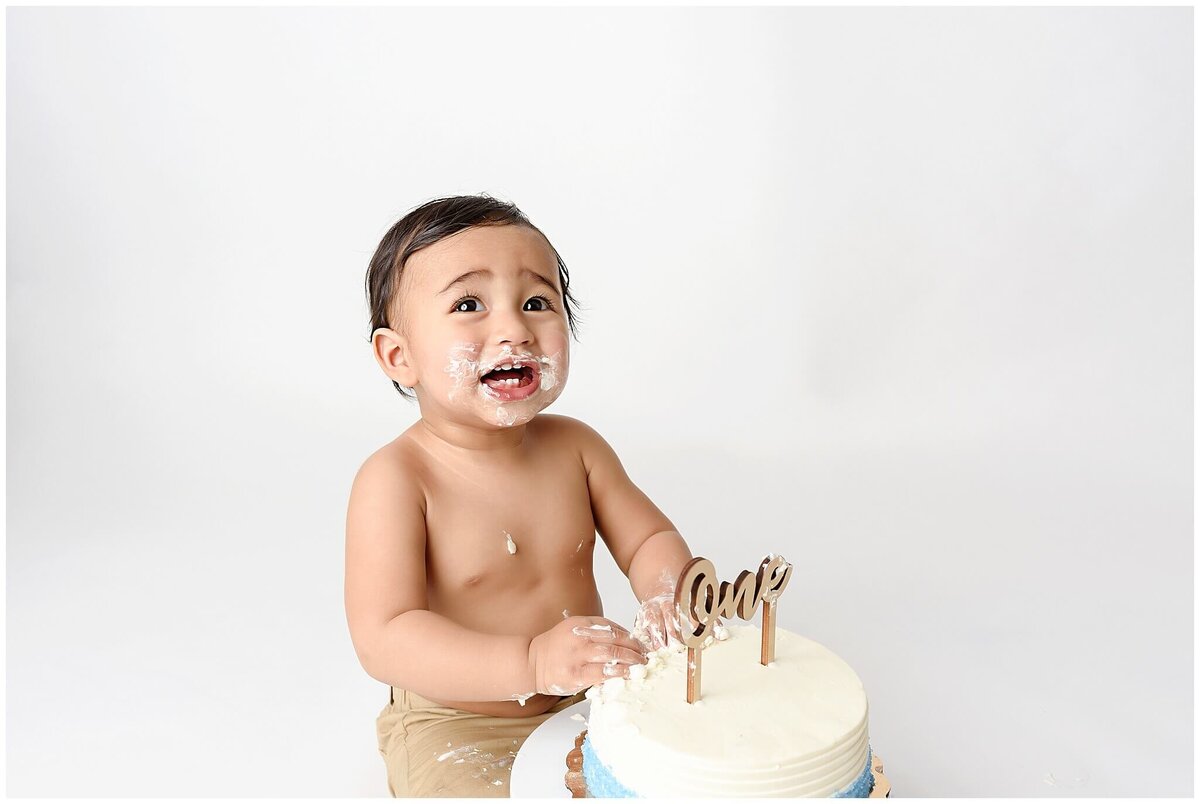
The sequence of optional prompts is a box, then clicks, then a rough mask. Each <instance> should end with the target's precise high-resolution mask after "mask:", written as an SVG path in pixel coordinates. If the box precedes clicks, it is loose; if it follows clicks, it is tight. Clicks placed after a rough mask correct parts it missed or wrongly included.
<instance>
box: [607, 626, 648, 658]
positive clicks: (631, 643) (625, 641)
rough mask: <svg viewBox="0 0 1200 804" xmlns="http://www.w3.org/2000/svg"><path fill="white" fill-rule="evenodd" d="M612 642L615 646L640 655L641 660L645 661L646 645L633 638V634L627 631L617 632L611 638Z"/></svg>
mask: <svg viewBox="0 0 1200 804" xmlns="http://www.w3.org/2000/svg"><path fill="white" fill-rule="evenodd" d="M612 644H613V645H614V646H615V647H618V648H623V649H625V650H628V651H631V652H633V653H636V654H637V655H638V656H640V657H642V658H641V661H645V659H646V646H645V645H643V644H642V643H641V642H639V641H638V640H636V639H634V637H633V635H632V634H630V633H628V632H626V633H624V634H618V635H617V636H616V638H615V639H613V641H612Z"/></svg>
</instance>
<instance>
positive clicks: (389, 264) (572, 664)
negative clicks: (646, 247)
mask: <svg viewBox="0 0 1200 804" xmlns="http://www.w3.org/2000/svg"><path fill="white" fill-rule="evenodd" d="M367 292H368V297H369V301H370V305H371V311H372V322H371V326H372V330H373V332H372V336H371V343H372V346H373V349H374V354H375V358H376V360H377V361H378V363H379V365H380V367H381V368H382V369H383V371H384V373H385V374H386V375H387V376H388V377H389V378H391V380H392V382H393V384H394V385H395V387H396V388H397V390H398V391H400V392H401V393H402V394H404V395H406V396H408V391H409V390H411V392H412V393H415V397H416V400H417V403H418V405H419V407H420V412H421V418H420V419H419V420H418V421H417V422H416V423H415V424H413V425H412V426H411V427H409V428H408V429H407V430H405V431H404V432H403V433H402V434H400V436H399V437H397V438H396V439H395V440H394V441H392V442H391V443H389V444H387V445H386V446H384V447H382V448H381V449H379V450H378V451H377V452H375V453H374V454H373V455H371V456H370V457H369V458H368V459H367V460H366V461H365V463H364V464H363V465H362V468H361V469H360V470H359V472H358V474H357V476H356V477H355V479H354V484H353V488H352V490H351V493H350V503H349V511H348V514H347V521H346V586H345V594H346V614H347V620H348V623H349V627H350V635H351V638H352V641H353V643H354V648H355V651H356V653H357V655H358V658H359V661H360V662H361V664H362V666H363V668H364V669H365V670H366V672H367V673H368V674H370V675H371V676H372V677H373V678H375V679H377V680H379V681H381V682H383V683H385V684H388V685H389V686H390V687H391V688H392V689H391V695H390V699H389V703H388V705H387V707H385V708H384V710H383V712H382V713H381V714H380V716H379V718H378V720H377V732H378V738H379V749H380V752H381V754H382V755H383V757H384V760H385V763H386V765H387V769H388V784H389V789H390V791H391V793H392V795H395V796H427V795H438V796H472V797H473V796H506V795H508V775H509V771H510V769H511V760H512V758H513V757H514V756H515V754H516V749H517V748H519V747H520V744H521V743H522V742H523V741H524V739H525V737H527V736H528V735H529V733H530V732H531V731H532V730H533V729H534V728H535V727H536V726H537V725H538V724H539V723H541V722H542V721H543V720H544V719H545V718H546V717H549V716H550V715H551V714H553V713H554V712H557V711H560V710H561V709H563V708H565V707H567V706H569V705H571V704H573V703H575V702H576V701H578V700H581V699H582V694H581V692H582V691H583V690H586V689H587V688H588V687H590V686H591V685H593V684H596V683H598V682H600V681H602V680H604V679H605V678H608V677H610V676H616V675H627V674H628V669H629V667H630V666H631V665H634V664H639V663H644V662H645V661H646V659H645V652H646V651H647V650H649V649H653V648H657V647H661V646H662V645H663V644H664V643H665V642H666V641H667V640H669V639H670V638H671V637H675V636H678V632H677V631H676V630H675V626H674V624H673V623H674V617H673V614H672V612H673V600H672V593H673V591H674V584H675V580H676V578H677V577H678V574H679V572H680V571H681V569H682V567H683V565H684V564H685V563H687V561H688V560H689V559H690V558H691V553H690V551H689V550H688V546H687V544H686V543H685V542H684V540H683V538H682V537H681V536H680V535H679V533H678V532H676V530H675V528H674V526H673V525H672V524H671V522H670V520H668V519H667V517H666V516H664V515H663V513H662V512H661V511H659V509H658V508H657V507H655V505H654V503H652V502H651V501H650V500H649V499H648V498H647V497H646V495H645V494H643V493H642V492H641V491H640V490H639V489H638V488H637V486H635V485H634V484H633V483H632V482H631V481H630V479H629V477H628V476H627V475H626V474H625V471H624V469H623V468H622V466H621V463H620V461H619V460H618V458H617V456H616V454H615V453H614V452H613V450H612V448H611V447H609V445H608V444H607V443H606V442H605V441H604V439H603V438H601V437H600V436H599V435H598V434H597V433H596V432H595V431H594V430H592V429H591V428H590V427H588V426H587V425H585V424H583V423H582V422H580V421H577V420H575V419H572V418H569V417H567V416H560V415H551V414H543V413H541V411H542V410H544V409H545V408H546V407H548V406H549V405H550V404H551V403H552V402H554V400H555V399H557V398H558V396H559V394H561V393H562V390H563V386H564V385H565V383H566V381H567V374H568V366H569V352H570V350H569V334H570V332H572V331H573V329H574V311H573V304H574V300H573V298H572V297H571V294H570V289H569V284H568V274H567V271H566V268H565V266H564V265H563V263H562V261H561V259H560V258H559V256H558V253H557V251H556V250H555V249H554V247H553V246H552V245H551V244H550V243H549V241H548V240H547V239H546V237H545V236H544V235H543V234H542V233H541V232H540V231H539V230H538V229H536V228H535V227H534V226H533V225H532V223H530V222H529V221H528V219H527V218H526V217H525V216H524V215H523V214H522V213H521V212H520V210H518V209H517V208H516V207H515V206H513V205H511V204H506V203H503V202H501V201H498V200H496V199H494V198H490V197H488V196H457V197H452V198H443V199H437V200H435V201H431V202H429V203H427V204H424V205H422V206H420V207H418V208H416V209H414V210H413V211H412V212H410V213H409V214H408V215H406V216H405V217H404V218H402V219H401V220H400V221H399V222H398V223H397V224H396V225H395V226H393V227H392V229H391V230H390V231H389V232H388V233H387V234H386V235H385V236H384V238H383V241H382V242H381V243H380V245H379V248H378V250H377V251H376V253H375V255H374V257H373V259H372V261H371V265H370V269H369V271H368V274H367ZM597 533H599V534H600V537H601V538H602V539H603V540H604V543H605V545H606V546H607V548H608V549H609V551H610V552H611V553H612V556H613V558H614V559H615V561H616V564H617V566H619V567H620V568H621V571H622V572H623V573H625V575H626V576H627V577H628V578H629V582H630V585H631V587H632V588H633V592H634V594H635V595H636V596H637V598H638V600H639V601H640V602H641V609H640V610H639V613H638V617H637V620H636V621H635V626H636V627H635V632H637V633H638V637H639V638H637V639H635V638H634V636H633V635H632V634H631V633H630V632H629V631H628V630H626V629H625V628H623V627H622V626H621V625H619V624H618V623H616V622H613V621H611V620H608V619H605V618H604V617H603V605H602V603H601V600H600V595H599V593H598V591H597V589H596V582H595V579H594V578H593V576H592V552H593V547H594V545H595V541H596V534H597ZM567 748H569V746H568V747H567ZM564 756H565V751H564Z"/></svg>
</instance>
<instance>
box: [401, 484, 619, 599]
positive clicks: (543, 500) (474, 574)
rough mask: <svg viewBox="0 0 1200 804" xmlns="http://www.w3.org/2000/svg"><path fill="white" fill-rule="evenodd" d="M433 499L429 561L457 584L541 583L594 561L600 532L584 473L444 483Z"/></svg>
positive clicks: (428, 526) (430, 503) (429, 515)
mask: <svg viewBox="0 0 1200 804" xmlns="http://www.w3.org/2000/svg"><path fill="white" fill-rule="evenodd" d="M436 486H437V487H436V489H434V490H431V491H432V492H433V493H431V494H430V495H429V497H428V499H427V508H426V515H425V525H426V560H427V561H429V562H430V563H431V564H432V565H433V566H431V567H430V569H432V570H433V571H434V572H435V573H436V574H437V575H438V576H439V577H441V578H443V579H444V580H445V581H447V582H449V583H451V584H466V585H474V584H478V583H479V582H481V581H483V580H486V579H487V578H488V577H489V576H494V575H495V574H497V573H502V574H503V575H505V576H508V577H512V576H513V575H514V574H519V575H525V576H527V577H530V578H533V577H535V576H537V575H538V574H539V573H541V572H544V571H547V570H552V569H554V568H558V567H563V566H573V565H575V564H577V563H580V562H582V561H584V560H586V561H587V562H588V563H589V564H590V561H591V555H592V550H591V548H592V545H593V544H594V543H595V536H596V526H595V522H594V521H593V519H592V509H591V500H590V497H589V495H588V487H587V476H586V474H585V473H584V472H583V470H582V467H580V468H579V470H575V469H574V468H573V467H569V466H567V467H559V468H558V469H556V470H555V471H544V472H539V473H530V474H529V475H528V476H525V477H521V476H516V475H514V474H512V473H508V474H505V473H484V474H481V475H480V476H478V477H471V478H467V477H458V478H454V479H453V480H450V479H446V481H445V482H441V483H438V484H436Z"/></svg>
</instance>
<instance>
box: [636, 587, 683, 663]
mask: <svg viewBox="0 0 1200 804" xmlns="http://www.w3.org/2000/svg"><path fill="white" fill-rule="evenodd" d="M633 636H634V638H635V639H637V640H638V641H639V642H640V643H641V644H642V646H643V648H644V649H645V650H647V651H655V650H658V649H659V648H665V647H666V646H667V645H668V644H669V642H670V641H671V640H675V641H677V642H678V641H682V640H681V638H680V635H679V620H678V617H677V615H676V613H675V591H674V589H673V588H672V589H671V590H670V591H667V592H662V593H659V594H656V595H654V596H652V597H648V598H646V600H645V602H643V603H642V607H641V608H640V609H638V613H637V615H636V616H635V617H634V618H633Z"/></svg>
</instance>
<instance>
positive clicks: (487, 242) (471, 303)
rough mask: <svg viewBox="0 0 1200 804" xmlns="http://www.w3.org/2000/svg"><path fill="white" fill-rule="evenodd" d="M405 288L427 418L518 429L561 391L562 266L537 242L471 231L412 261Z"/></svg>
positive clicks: (514, 230)
mask: <svg viewBox="0 0 1200 804" xmlns="http://www.w3.org/2000/svg"><path fill="white" fill-rule="evenodd" d="M402 281H403V282H404V286H402V288H401V304H402V309H401V312H400V314H401V316H404V317H405V318H404V319H403V320H404V321H405V322H406V324H407V326H406V327H405V329H406V331H407V337H408V344H409V353H410V356H411V357H410V359H411V361H412V363H413V368H414V369H415V371H416V374H417V380H416V384H415V385H414V386H413V388H414V390H415V391H416V394H417V399H418V401H419V402H420V404H421V411H422V415H426V414H428V413H431V412H433V411H437V412H439V413H441V414H442V415H446V416H448V417H449V418H451V419H454V420H455V421H460V422H480V421H482V422H484V423H487V424H489V425H492V426H497V427H513V426H516V425H521V424H525V423H526V422H528V421H529V420H530V419H532V418H533V417H534V416H535V415H537V413H538V412H539V411H541V410H543V409H544V408H546V407H547V406H549V405H550V403H552V402H553V401H554V400H555V399H557V398H558V395H559V394H561V393H562V389H563V385H564V384H565V383H566V380H567V367H568V362H569V338H568V326H567V316H566V309H565V306H564V304H563V299H562V289H561V287H559V281H558V263H557V261H556V260H555V257H554V252H553V251H552V250H551V249H550V246H549V244H548V243H547V242H546V241H545V239H544V238H543V237H542V236H541V235H540V234H538V233H537V232H535V231H533V230H532V229H529V228H526V227H524V226H512V225H503V226H479V227H475V228H472V229H468V230H466V231H464V232H460V233H459V234H456V235H454V236H452V237H449V238H446V239H445V240H442V241H439V242H438V243H435V244H434V245H432V246H428V247H427V248H424V249H422V250H421V251H418V252H417V253H416V254H414V255H413V256H412V257H410V258H409V260H408V262H407V264H406V265H405V269H404V276H403V277H402ZM502 367H511V368H502ZM427 406H432V407H427Z"/></svg>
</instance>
